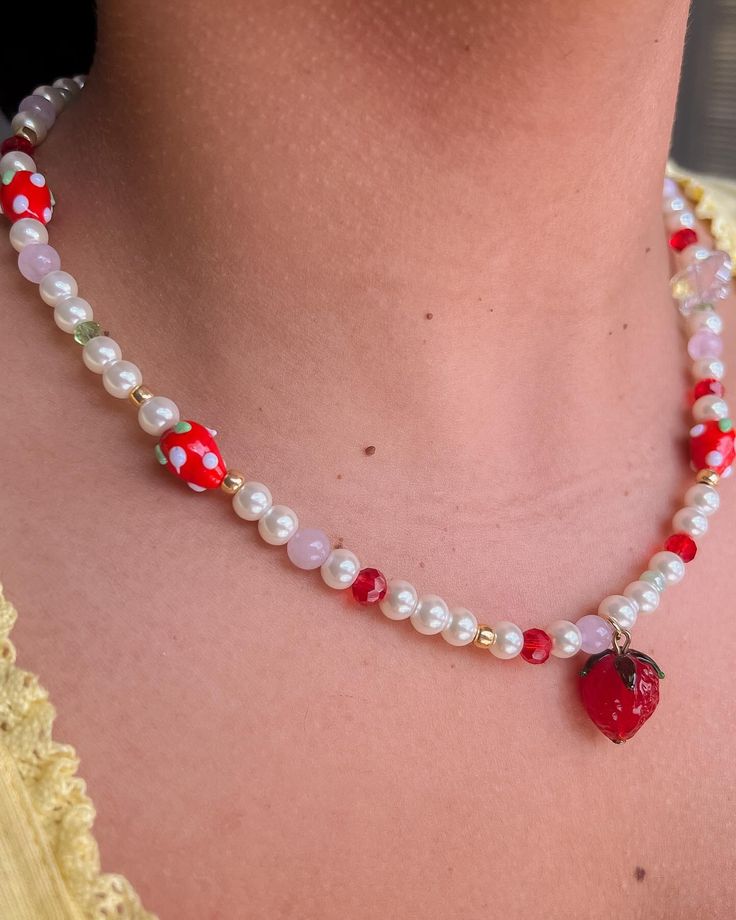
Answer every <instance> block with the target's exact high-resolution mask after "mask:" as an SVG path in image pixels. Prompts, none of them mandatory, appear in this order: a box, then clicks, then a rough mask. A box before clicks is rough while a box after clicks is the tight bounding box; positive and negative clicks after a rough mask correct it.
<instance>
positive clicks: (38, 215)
mask: <svg viewBox="0 0 736 920" xmlns="http://www.w3.org/2000/svg"><path fill="white" fill-rule="evenodd" d="M0 204H1V205H2V208H3V212H4V214H5V216H6V217H7V218H8V220H9V221H11V223H15V221H16V220H20V219H21V218H22V217H33V218H35V219H36V220H40V221H41V223H42V224H47V223H48V222H49V221H50V220H51V215H52V214H53V204H52V198H51V192H50V190H49V187H48V185H46V179H45V178H44V177H43V176H42V175H41V173H39V172H30V171H28V170H24V169H22V170H18V171H17V172H13V171H12V170H8V171H7V172H5V173H3V175H2V185H1V186H0Z"/></svg>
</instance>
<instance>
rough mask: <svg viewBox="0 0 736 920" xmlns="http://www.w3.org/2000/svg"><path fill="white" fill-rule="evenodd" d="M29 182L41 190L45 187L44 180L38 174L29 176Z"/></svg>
mask: <svg viewBox="0 0 736 920" xmlns="http://www.w3.org/2000/svg"><path fill="white" fill-rule="evenodd" d="M31 182H32V183H33V184H34V185H35V186H37V187H38V188H43V187H44V185H46V179H45V178H44V176H43V175H42V174H41V173H39V172H34V173H33V175H32V176H31Z"/></svg>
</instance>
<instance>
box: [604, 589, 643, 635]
mask: <svg viewBox="0 0 736 920" xmlns="http://www.w3.org/2000/svg"><path fill="white" fill-rule="evenodd" d="M598 616H599V617H603V619H604V620H608V619H611V620H615V621H616V622H617V623H618V625H619V626H620V627H621V629H630V628H631V627H632V626H633V625H634V623H636V617H637V609H636V606H635V605H634V604H632V603H631V601H630V600H629V598H628V597H624V596H623V594H612V595H610V597H604V598H603V600H602V601H601V602H600V604H599V606H598Z"/></svg>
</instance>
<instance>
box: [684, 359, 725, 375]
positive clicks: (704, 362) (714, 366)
mask: <svg viewBox="0 0 736 920" xmlns="http://www.w3.org/2000/svg"><path fill="white" fill-rule="evenodd" d="M692 370H693V377H694V378H695V379H696V380H710V379H713V380H722V379H723V375H724V374H725V373H726V366H725V364H724V363H723V361H721V359H720V358H698V360H697V361H693V369H692Z"/></svg>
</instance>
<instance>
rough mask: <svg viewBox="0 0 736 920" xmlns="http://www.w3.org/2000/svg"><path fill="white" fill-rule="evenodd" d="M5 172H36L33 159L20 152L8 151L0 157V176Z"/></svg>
mask: <svg viewBox="0 0 736 920" xmlns="http://www.w3.org/2000/svg"><path fill="white" fill-rule="evenodd" d="M6 172H32V173H35V172H37V170H36V164H35V163H34V162H33V157H30V156H28V154H27V153H23V151H22V150H8V152H7V153H5V154H3V156H1V157H0V176H2V174H3V173H6Z"/></svg>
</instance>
